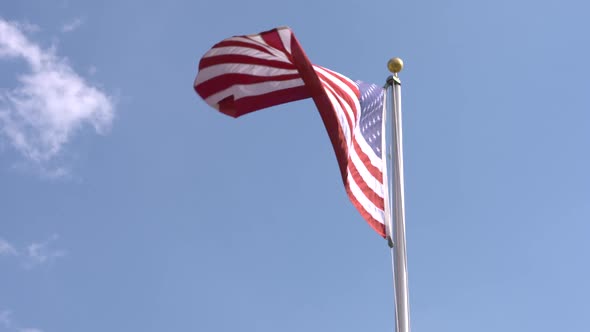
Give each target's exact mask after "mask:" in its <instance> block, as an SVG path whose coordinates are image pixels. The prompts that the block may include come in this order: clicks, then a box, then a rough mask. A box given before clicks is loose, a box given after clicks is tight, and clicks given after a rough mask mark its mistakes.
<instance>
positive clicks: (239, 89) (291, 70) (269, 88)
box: [194, 27, 387, 237]
mask: <svg viewBox="0 0 590 332" xmlns="http://www.w3.org/2000/svg"><path fill="white" fill-rule="evenodd" d="M194 88H195V91H196V92H197V93H198V94H199V95H200V96H201V97H202V98H203V99H204V100H205V102H206V103H207V104H209V105H211V106H212V107H214V108H215V109H217V110H219V111H220V112H222V113H225V114H227V115H229V116H232V117H239V116H242V115H244V114H247V113H250V112H254V111H257V110H260V109H263V108H267V107H270V106H274V105H279V104H283V103H287V102H291V101H295V100H300V99H305V98H313V101H314V102H315V104H316V106H317V108H318V111H319V112H320V115H321V117H322V120H323V122H324V125H325V127H326V130H327V131H328V135H329V137H330V140H331V142H332V145H333V147H334V152H335V153H336V159H337V160H338V165H339V167H340V174H341V176H342V181H343V182H344V187H345V189H346V192H347V194H348V197H349V198H350V200H351V201H352V203H353V205H354V206H355V207H356V208H357V210H358V211H359V212H360V214H361V215H362V216H363V218H364V219H365V220H366V221H367V222H368V223H369V225H370V226H371V227H372V228H373V229H374V230H375V231H377V233H379V234H380V235H381V236H383V237H384V236H385V213H384V206H385V199H384V197H385V194H386V190H387V185H386V184H385V185H384V181H383V172H384V169H385V163H384V158H383V156H384V153H383V146H382V137H381V136H382V135H381V133H382V124H383V100H384V90H383V88H381V87H379V86H376V85H374V84H367V83H363V82H360V81H356V82H353V81H352V80H350V79H349V78H347V77H345V76H343V75H341V74H339V73H337V72H334V71H332V70H329V69H327V68H324V67H320V66H316V65H313V64H311V62H310V61H309V59H308V58H307V56H306V55H305V52H304V51H303V49H302V48H301V45H299V42H298V41H297V39H296V38H295V35H294V34H293V32H292V31H291V29H289V28H286V27H283V28H277V29H273V30H269V31H265V32H262V33H259V34H255V35H246V36H235V37H231V38H228V39H225V40H223V41H221V42H219V43H217V44H216V45H214V46H213V47H212V48H211V49H210V50H209V51H208V52H207V53H205V55H204V56H203V58H202V59H201V61H200V62H199V71H198V74H197V77H196V79H195V82H194Z"/></svg>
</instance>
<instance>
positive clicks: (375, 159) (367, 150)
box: [354, 126, 385, 171]
mask: <svg viewBox="0 0 590 332" xmlns="http://www.w3.org/2000/svg"><path fill="white" fill-rule="evenodd" d="M381 135H385V133H381ZM354 137H355V139H356V141H357V143H358V144H359V146H360V148H361V151H362V152H363V153H364V154H365V155H366V156H367V157H368V158H369V161H370V162H371V165H373V166H375V167H377V169H378V170H380V171H383V160H381V158H380V157H379V156H377V155H376V154H375V151H373V148H371V146H369V143H367V141H365V137H363V135H362V134H361V130H360V128H359V127H358V126H357V127H356V128H355V131H354ZM381 148H383V147H381Z"/></svg>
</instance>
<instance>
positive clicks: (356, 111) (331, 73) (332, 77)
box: [313, 66, 361, 123]
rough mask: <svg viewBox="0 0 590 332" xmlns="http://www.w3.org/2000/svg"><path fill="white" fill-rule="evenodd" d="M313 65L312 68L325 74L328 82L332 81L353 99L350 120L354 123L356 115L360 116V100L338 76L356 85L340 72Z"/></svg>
mask: <svg viewBox="0 0 590 332" xmlns="http://www.w3.org/2000/svg"><path fill="white" fill-rule="evenodd" d="M313 67H314V69H315V70H316V71H319V72H320V73H322V74H324V75H325V76H326V78H328V79H329V80H330V82H333V83H334V84H335V85H337V86H338V87H339V88H340V89H342V91H344V92H345V93H346V94H347V95H348V96H349V97H350V99H351V100H353V101H354V105H351V106H353V107H354V109H353V114H354V115H353V116H351V119H352V122H353V123H356V120H357V117H360V116H359V114H360V112H359V111H360V109H361V105H360V102H359V97H358V96H357V94H356V93H355V91H353V90H352V89H351V88H350V87H349V86H348V85H346V84H345V83H343V82H342V79H339V77H340V78H345V79H346V80H347V81H349V82H350V84H352V85H353V86H356V84H355V83H354V82H352V81H350V79H348V78H346V77H344V76H342V75H340V74H338V73H336V72H334V71H331V70H329V69H326V68H323V67H320V66H313ZM335 74H337V75H338V76H337V75H335ZM359 93H360V91H359Z"/></svg>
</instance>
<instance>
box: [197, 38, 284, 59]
mask: <svg viewBox="0 0 590 332" xmlns="http://www.w3.org/2000/svg"><path fill="white" fill-rule="evenodd" d="M254 42H255V43H258V44H252V43H248V42H244V41H238V40H223V41H221V42H219V43H217V44H215V45H214V46H213V47H212V48H211V49H214V48H219V47H231V46H239V47H247V48H252V49H255V50H258V51H260V52H263V53H266V54H269V55H273V56H274V54H272V53H271V52H270V51H269V50H268V49H267V48H266V47H264V46H262V45H260V43H259V42H257V41H254ZM205 56H207V54H206V53H205Z"/></svg>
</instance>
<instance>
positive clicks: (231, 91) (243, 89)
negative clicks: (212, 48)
mask: <svg viewBox="0 0 590 332" xmlns="http://www.w3.org/2000/svg"><path fill="white" fill-rule="evenodd" d="M302 85H304V83H303V80H302V79H300V78H296V79H293V80H288V81H271V82H262V83H255V84H235V85H232V86H230V87H229V88H227V89H225V90H222V91H220V92H218V93H215V94H213V95H211V96H210V97H209V98H207V99H205V102H207V104H209V105H211V106H213V107H216V106H217V104H218V103H219V102H220V101H222V100H223V99H225V98H227V97H229V96H231V95H233V96H234V100H238V99H240V98H244V97H254V96H258V95H262V94H265V93H269V92H273V91H279V90H284V89H289V88H293V87H298V86H302Z"/></svg>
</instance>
